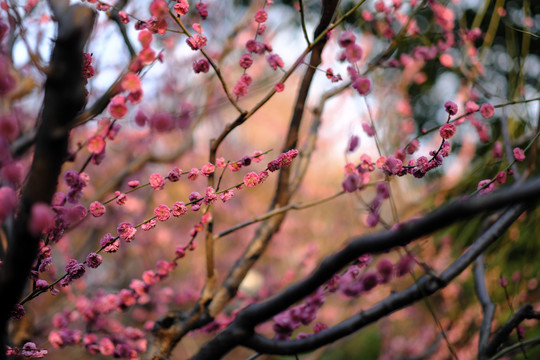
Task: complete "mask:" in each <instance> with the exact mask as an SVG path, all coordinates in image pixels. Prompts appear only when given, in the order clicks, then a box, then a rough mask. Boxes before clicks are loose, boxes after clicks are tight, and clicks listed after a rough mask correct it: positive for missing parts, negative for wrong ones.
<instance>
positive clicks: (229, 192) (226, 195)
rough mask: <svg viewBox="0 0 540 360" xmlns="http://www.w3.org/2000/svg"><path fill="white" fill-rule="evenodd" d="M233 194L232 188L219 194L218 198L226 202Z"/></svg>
mask: <svg viewBox="0 0 540 360" xmlns="http://www.w3.org/2000/svg"><path fill="white" fill-rule="evenodd" d="M259 181H260V180H259ZM233 195H234V192H233V191H232V190H226V191H225V192H223V193H221V194H219V198H220V199H221V201H223V202H227V201H228V200H230V199H231V198H232V197H233Z"/></svg>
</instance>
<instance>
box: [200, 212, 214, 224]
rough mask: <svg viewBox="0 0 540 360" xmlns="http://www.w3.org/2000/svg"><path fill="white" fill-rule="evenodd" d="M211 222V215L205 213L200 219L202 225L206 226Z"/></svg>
mask: <svg viewBox="0 0 540 360" xmlns="http://www.w3.org/2000/svg"><path fill="white" fill-rule="evenodd" d="M211 221H212V213H206V214H204V215H203V216H202V218H201V223H202V224H208V223H210V222H211Z"/></svg>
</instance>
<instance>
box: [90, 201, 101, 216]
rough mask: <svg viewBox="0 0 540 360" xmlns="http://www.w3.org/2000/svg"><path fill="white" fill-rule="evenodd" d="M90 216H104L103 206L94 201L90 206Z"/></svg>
mask: <svg viewBox="0 0 540 360" xmlns="http://www.w3.org/2000/svg"><path fill="white" fill-rule="evenodd" d="M90 214H92V215H93V216H94V217H100V216H101V215H103V214H105V206H104V205H103V204H102V203H100V202H99V201H94V202H93V203H91V204H90Z"/></svg>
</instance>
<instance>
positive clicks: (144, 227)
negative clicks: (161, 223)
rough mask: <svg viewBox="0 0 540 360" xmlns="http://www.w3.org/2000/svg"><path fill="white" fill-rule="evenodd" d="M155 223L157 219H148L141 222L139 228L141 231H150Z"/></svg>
mask: <svg viewBox="0 0 540 360" xmlns="http://www.w3.org/2000/svg"><path fill="white" fill-rule="evenodd" d="M156 225H157V220H156V219H150V220H148V221H147V222H145V223H143V224H142V225H141V229H142V230H143V231H150V230H152V229H153V228H155V227H156Z"/></svg>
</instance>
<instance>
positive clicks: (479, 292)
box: [473, 254, 495, 359]
mask: <svg viewBox="0 0 540 360" xmlns="http://www.w3.org/2000/svg"><path fill="white" fill-rule="evenodd" d="M473 273H474V290H475V292H476V297H477V298H478V300H479V301H480V304H481V305H482V312H483V313H484V317H483V318H482V325H481V326H480V338H479V340H478V357H479V358H480V359H482V358H483V356H484V353H485V351H486V347H487V345H488V342H489V337H490V336H491V324H492V322H493V315H494V314H495V304H493V302H492V301H491V299H490V297H489V294H488V291H487V288H486V280H485V274H484V255H483V254H482V255H480V256H479V257H478V258H476V260H475V262H474V267H473Z"/></svg>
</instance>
